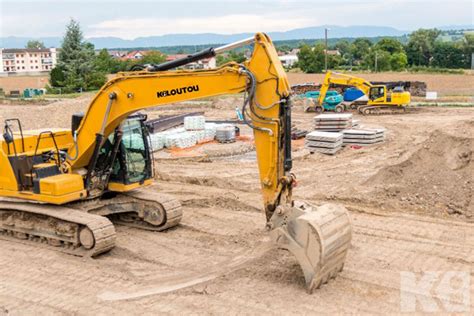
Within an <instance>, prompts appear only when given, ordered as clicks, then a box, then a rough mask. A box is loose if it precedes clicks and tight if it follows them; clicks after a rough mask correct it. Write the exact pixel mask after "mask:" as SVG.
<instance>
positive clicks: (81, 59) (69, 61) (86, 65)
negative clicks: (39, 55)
mask: <svg viewBox="0 0 474 316" xmlns="http://www.w3.org/2000/svg"><path fill="white" fill-rule="evenodd" d="M57 67H59V68H60V69H61V70H62V73H63V74H64V80H63V81H60V82H56V83H57V84H59V86H60V87H63V88H64V89H63V91H65V92H73V91H78V90H81V91H82V90H89V89H97V88H99V87H100V86H101V85H102V84H104V83H105V81H106V77H105V74H104V73H103V72H100V71H98V69H97V67H96V63H95V52H94V45H92V44H91V43H87V42H84V40H83V36H82V31H81V28H80V26H79V23H78V22H76V21H74V20H72V19H71V21H70V22H69V24H68V25H67V26H66V34H65V35H64V38H63V42H62V45H61V50H60V53H59V58H58V65H57ZM51 84H52V82H51Z"/></svg>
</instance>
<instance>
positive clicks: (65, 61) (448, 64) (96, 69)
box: [27, 20, 474, 93]
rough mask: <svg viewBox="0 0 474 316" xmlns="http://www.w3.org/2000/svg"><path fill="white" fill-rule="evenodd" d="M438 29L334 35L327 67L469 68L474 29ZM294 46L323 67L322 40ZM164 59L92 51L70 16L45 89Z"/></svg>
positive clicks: (82, 83)
mask: <svg viewBox="0 0 474 316" xmlns="http://www.w3.org/2000/svg"><path fill="white" fill-rule="evenodd" d="M440 35H441V31H439V30H437V29H419V30H417V31H414V32H413V33H411V34H410V35H409V36H408V38H407V37H402V38H401V39H402V40H399V39H396V38H377V41H376V42H373V41H371V40H370V39H368V38H357V39H355V40H349V39H341V40H338V41H334V39H332V41H331V42H330V45H329V47H328V48H329V50H337V51H338V52H339V54H328V68H329V69H352V70H370V71H389V70H391V71H402V70H405V69H407V68H411V69H415V68H416V67H434V68H469V67H470V63H471V54H472V53H473V52H474V33H468V32H464V34H463V36H458V39H457V40H456V41H443V40H441V39H440ZM293 42H294V43H296V41H293ZM293 42H292V43H289V42H283V43H281V44H276V45H277V48H278V49H279V50H280V51H284V52H285V51H290V50H291V49H292V48H293V47H292V46H293V45H289V44H293ZM298 46H299V52H298V59H299V60H298V62H297V64H296V65H295V66H296V67H299V68H300V69H301V70H302V71H304V72H308V73H316V72H322V71H323V70H324V67H325V46H324V44H323V43H321V42H320V41H318V42H316V43H315V44H314V45H309V44H307V43H304V42H303V43H300V45H298ZM27 47H28V48H44V45H43V43H41V42H39V41H30V42H28V44H27ZM245 59H246V57H245V54H244V49H241V50H237V51H233V52H230V53H229V54H226V55H219V56H217V57H216V62H217V65H218V66H220V65H222V64H224V63H227V62H230V61H236V62H239V63H240V62H243V61H244V60H245ZM165 60H166V55H164V54H163V53H161V52H160V51H150V52H148V53H147V54H146V55H145V56H144V57H143V58H141V59H139V60H118V59H116V58H113V57H112V56H110V54H109V52H108V51H107V49H102V50H101V51H100V52H99V53H98V54H96V52H95V50H94V45H93V44H91V43H88V42H86V41H85V40H84V37H83V34H82V31H81V28H80V25H79V23H78V22H76V21H74V20H71V21H70V22H69V24H68V25H67V26H66V33H65V35H64V38H63V41H62V45H61V48H60V51H59V56H58V63H57V65H56V67H55V68H53V69H52V71H51V73H50V83H49V87H48V89H49V91H50V92H51V93H55V92H56V93H57V92H61V93H70V92H78V91H87V90H95V89H99V88H100V87H101V86H102V85H103V84H104V83H105V82H106V80H107V78H106V75H107V74H109V73H116V72H119V71H127V70H130V69H131V68H132V67H133V66H134V65H135V64H159V63H162V62H164V61H165ZM423 69H425V68H423ZM426 69H428V68H426Z"/></svg>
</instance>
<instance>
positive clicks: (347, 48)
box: [334, 40, 352, 56]
mask: <svg viewBox="0 0 474 316" xmlns="http://www.w3.org/2000/svg"><path fill="white" fill-rule="evenodd" d="M334 48H335V49H337V50H338V51H339V53H341V56H344V55H347V54H352V52H351V43H349V41H347V40H340V41H339V42H337V43H336V45H334Z"/></svg>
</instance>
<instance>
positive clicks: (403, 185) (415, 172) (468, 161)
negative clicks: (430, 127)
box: [367, 122, 474, 219]
mask: <svg viewBox="0 0 474 316" xmlns="http://www.w3.org/2000/svg"><path fill="white" fill-rule="evenodd" d="M473 131H474V122H470V124H466V132H467V133H466V134H465V136H453V135H449V134H447V133H445V132H443V131H440V130H436V131H434V132H433V133H431V135H430V136H429V138H428V139H427V140H425V141H424V142H423V143H422V144H421V145H420V148H419V149H418V150H417V151H415V152H414V153H413V154H412V155H411V156H410V157H408V158H407V159H406V160H404V161H403V162H401V163H398V164H396V165H393V166H387V167H384V168H383V169H381V170H380V171H379V172H378V173H377V174H376V175H375V176H373V177H371V178H370V179H369V180H368V181H367V182H368V183H373V184H374V185H375V187H376V189H377V190H379V191H381V192H382V195H383V194H384V193H385V195H386V196H387V197H388V198H397V197H398V198H400V199H401V200H402V201H407V202H412V201H413V202H414V203H421V202H424V203H425V204H426V205H428V206H429V207H430V208H431V209H432V210H433V211H438V212H447V213H448V214H456V215H460V216H463V217H465V218H469V219H470V218H472V217H473V216H474V200H473V199H474V197H473V186H474V182H473V175H474V158H473V151H474V133H473ZM469 134H471V135H469Z"/></svg>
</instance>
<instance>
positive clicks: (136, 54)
mask: <svg viewBox="0 0 474 316" xmlns="http://www.w3.org/2000/svg"><path fill="white" fill-rule="evenodd" d="M147 53H148V51H144V50H134V51H131V52H130V53H128V54H125V56H123V57H122V58H121V59H122V60H136V59H142V58H143V57H144V56H145V55H146V54H147Z"/></svg>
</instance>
